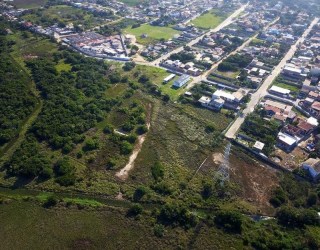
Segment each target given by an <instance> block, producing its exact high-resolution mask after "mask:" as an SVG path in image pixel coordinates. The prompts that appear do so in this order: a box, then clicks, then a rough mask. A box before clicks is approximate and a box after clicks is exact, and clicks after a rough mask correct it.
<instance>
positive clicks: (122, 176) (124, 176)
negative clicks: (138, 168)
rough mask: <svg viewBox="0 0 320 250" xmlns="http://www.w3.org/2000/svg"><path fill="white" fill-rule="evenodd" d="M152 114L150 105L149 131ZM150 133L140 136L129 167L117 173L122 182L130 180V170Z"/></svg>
mask: <svg viewBox="0 0 320 250" xmlns="http://www.w3.org/2000/svg"><path fill="white" fill-rule="evenodd" d="M151 112H152V106H151V104H149V106H148V115H147V124H146V125H147V128H148V130H149V129H150V127H151ZM147 134H148V133H145V134H143V135H140V136H139V137H138V139H137V143H136V144H135V146H134V149H133V152H132V154H131V155H130V157H129V162H128V163H127V165H126V166H125V167H124V168H122V169H121V170H120V171H119V172H117V173H116V177H118V178H119V179H120V180H122V181H125V180H126V179H128V177H129V172H130V170H132V169H133V168H134V162H135V160H136V159H137V157H138V155H139V153H140V151H141V149H142V145H143V143H144V141H145V139H146V137H147Z"/></svg>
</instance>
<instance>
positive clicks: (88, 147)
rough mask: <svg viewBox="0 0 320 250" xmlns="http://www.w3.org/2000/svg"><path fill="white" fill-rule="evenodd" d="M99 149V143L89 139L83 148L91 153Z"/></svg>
mask: <svg viewBox="0 0 320 250" xmlns="http://www.w3.org/2000/svg"><path fill="white" fill-rule="evenodd" d="M98 147H99V143H98V141H97V140H93V139H91V138H89V139H87V140H86V142H85V145H84V147H83V150H84V151H91V150H95V149H97V148H98Z"/></svg>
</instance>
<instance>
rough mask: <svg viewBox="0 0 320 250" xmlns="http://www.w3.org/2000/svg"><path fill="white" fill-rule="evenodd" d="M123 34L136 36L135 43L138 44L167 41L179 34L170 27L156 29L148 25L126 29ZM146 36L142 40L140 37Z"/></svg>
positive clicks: (156, 27)
mask: <svg viewBox="0 0 320 250" xmlns="http://www.w3.org/2000/svg"><path fill="white" fill-rule="evenodd" d="M124 32H125V33H128V34H131V35H134V36H136V39H137V42H138V43H140V44H143V45H145V44H150V43H153V42H155V41H157V40H160V39H165V40H168V39H170V38H172V37H173V36H174V35H176V34H180V32H179V31H177V30H174V29H172V28H171V27H158V26H152V25H150V24H142V25H141V26H140V27H138V28H134V29H133V28H132V27H131V26H130V27H127V28H126V29H125V30H124ZM143 34H146V35H147V37H146V38H142V37H141V35H143Z"/></svg>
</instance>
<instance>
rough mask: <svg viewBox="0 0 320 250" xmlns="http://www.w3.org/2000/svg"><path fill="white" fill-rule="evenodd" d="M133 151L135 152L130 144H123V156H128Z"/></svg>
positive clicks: (121, 150) (121, 148)
mask: <svg viewBox="0 0 320 250" xmlns="http://www.w3.org/2000/svg"><path fill="white" fill-rule="evenodd" d="M132 150H133V146H132V145H131V144H130V143H129V142H127V141H123V142H122V143H121V146H120V152H121V154H124V155H128V154H130V153H131V152H132Z"/></svg>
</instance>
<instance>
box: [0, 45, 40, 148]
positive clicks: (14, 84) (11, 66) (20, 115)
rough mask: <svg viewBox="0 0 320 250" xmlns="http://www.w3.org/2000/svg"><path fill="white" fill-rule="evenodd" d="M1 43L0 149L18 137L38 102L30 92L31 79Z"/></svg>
mask: <svg viewBox="0 0 320 250" xmlns="http://www.w3.org/2000/svg"><path fill="white" fill-rule="evenodd" d="M0 43H1V45H0V46H1V50H4V51H1V52H0V56H1V62H0V74H1V79H0V93H1V94H0V98H1V104H2V105H1V107H0V121H1V122H0V124H1V125H0V147H2V146H3V145H4V144H6V143H8V142H9V141H10V140H12V139H13V138H14V137H16V136H18V133H19V131H20V130H21V126H22V125H23V124H24V122H25V120H26V119H27V118H28V116H29V115H30V114H31V113H32V111H33V109H34V108H35V106H36V104H37V102H38V100H37V98H36V96H35V95H34V93H32V90H31V88H32V87H31V85H32V83H31V79H30V78H29V77H28V76H27V74H26V73H25V72H24V71H23V69H21V67H20V66H19V65H18V64H17V63H16V62H15V61H14V60H13V59H12V58H11V57H10V55H9V54H8V52H7V51H6V50H5V45H4V41H0Z"/></svg>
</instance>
